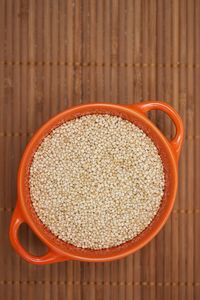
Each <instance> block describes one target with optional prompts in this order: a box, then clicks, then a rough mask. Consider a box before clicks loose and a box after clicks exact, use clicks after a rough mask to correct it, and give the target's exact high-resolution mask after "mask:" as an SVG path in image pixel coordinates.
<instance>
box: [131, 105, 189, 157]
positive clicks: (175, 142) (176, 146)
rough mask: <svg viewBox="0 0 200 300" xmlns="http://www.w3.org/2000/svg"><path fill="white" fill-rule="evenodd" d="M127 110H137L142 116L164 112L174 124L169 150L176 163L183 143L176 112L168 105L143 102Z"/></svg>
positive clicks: (180, 125) (181, 128) (181, 130)
mask: <svg viewBox="0 0 200 300" xmlns="http://www.w3.org/2000/svg"><path fill="white" fill-rule="evenodd" d="M128 107H129V108H134V109H138V110H139V111H140V112H142V113H143V114H145V115H146V114H147V112H149V111H151V110H162V111H164V112H165V113H166V114H167V115H168V116H169V117H170V118H171V119H172V121H173V122H174V124H175V127H176V134H175V137H174V138H173V139H172V140H171V141H170V145H171V148H172V150H173V152H174V155H175V158H176V160H177V161H178V159H179V155H180V151H181V147H182V143H183V132H184V129H183V122H182V120H181V117H180V116H179V114H178V113H177V112H176V110H175V109H174V108H173V107H171V106H170V105H169V104H167V103H165V102H161V101H145V102H141V103H137V104H133V105H129V106H128Z"/></svg>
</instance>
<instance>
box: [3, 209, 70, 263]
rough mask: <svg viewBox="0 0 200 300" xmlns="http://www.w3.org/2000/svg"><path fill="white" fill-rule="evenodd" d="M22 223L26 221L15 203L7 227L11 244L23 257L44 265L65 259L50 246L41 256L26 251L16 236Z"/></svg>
mask: <svg viewBox="0 0 200 300" xmlns="http://www.w3.org/2000/svg"><path fill="white" fill-rule="evenodd" d="M22 223H26V222H25V220H24V219H23V217H22V214H21V212H20V209H19V205H18V204H17V206H16V208H15V210H14V213H13V215H12V219H11V223H10V229H9V236H10V241H11V244H12V246H13V247H14V249H15V250H16V251H17V252H18V253H19V255H20V256H21V257H22V258H23V259H25V260H26V261H27V262H29V263H32V264H36V265H45V264H51V263H55V262H60V261H63V260H67V258H62V257H61V256H60V255H59V254H58V253H56V252H54V251H53V250H52V249H50V248H48V251H47V253H46V254H45V255H43V256H34V255H32V254H30V253H28V252H27V251H26V250H25V249H24V247H23V246H22V245H21V243H20V241H19V237H18V231H19V228H20V226H21V224H22Z"/></svg>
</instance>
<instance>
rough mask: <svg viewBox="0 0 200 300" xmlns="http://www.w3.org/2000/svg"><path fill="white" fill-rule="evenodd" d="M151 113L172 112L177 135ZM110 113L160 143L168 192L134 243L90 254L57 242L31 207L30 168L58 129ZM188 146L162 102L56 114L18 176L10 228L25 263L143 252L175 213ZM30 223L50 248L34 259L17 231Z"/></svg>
mask: <svg viewBox="0 0 200 300" xmlns="http://www.w3.org/2000/svg"><path fill="white" fill-rule="evenodd" d="M150 110H162V111H164V112H166V113H167V114H168V116H169V117H170V118H171V119H172V121H173V122H174V124H175V126H176V135H175V137H174V138H173V139H172V140H171V141H169V140H167V138H166V137H164V136H163V134H162V133H161V132H160V131H159V129H158V128H157V127H156V126H155V125H154V124H153V123H152V122H151V121H150V120H149V119H148V117H147V115H146V113H147V112H148V111H150ZM94 113H95V114H111V115H116V116H120V117H122V118H124V119H126V120H128V121H130V122H133V123H134V124H135V125H137V126H138V127H140V128H141V129H142V130H143V131H144V132H145V133H146V134H147V135H148V136H149V137H150V138H151V139H152V141H153V142H154V143H155V145H156V147H157V148H158V151H159V154H160V156H161V159H162V162H163V166H164V172H165V191H164V196H163V200H162V203H161V206H160V209H159V211H158V213H157V215H156V216H155V218H154V219H153V221H152V222H151V224H150V225H149V226H148V227H147V228H146V229H145V230H144V231H143V232H142V233H141V234H140V235H138V236H137V237H135V238H133V239H132V240H130V241H128V242H126V243H124V244H122V245H120V246H117V247H112V248H109V249H102V250H91V249H82V248H78V247H75V246H73V245H71V244H68V243H66V242H63V241H61V240H59V239H58V238H56V236H54V235H53V234H52V233H51V232H50V231H49V230H48V229H47V228H46V227H45V226H44V225H43V224H42V222H41V221H40V220H39V218H38V217H37V215H36V213H35V211H34V209H33V206H32V204H31V199H30V193H29V184H28V181H29V169H30V164H31V161H32V159H33V155H34V152H35V151H36V149H37V147H38V146H39V144H40V143H41V142H42V140H43V138H44V137H45V136H46V135H47V134H48V133H49V132H50V131H51V130H53V129H54V128H55V127H57V126H59V125H60V124H62V123H63V122H66V121H69V120H71V119H74V118H77V117H80V116H83V115H87V114H94ZM182 142H183V125H182V121H181V118H180V117H179V115H178V114H177V112H176V111H175V110H174V109H173V108H172V107H171V106H169V105H168V104H166V103H164V102H158V101H149V102H142V103H138V104H133V105H116V104H109V103H93V104H86V105H80V106H76V107H72V108H70V109H67V110H65V111H64V112H62V113H60V114H58V115H56V116H55V117H53V118H52V119H50V120H49V121H48V122H47V123H46V124H44V125H43V126H42V127H41V128H40V129H39V130H38V131H37V132H36V134H35V135H34V136H33V137H32V139H31V141H30V142H29V144H28V145H27V147H26V149H25V152H24V154H23V157H22V160H21V163H20V167H19V172H18V183H17V187H18V200H17V204H16V208H15V210H14V213H13V216H12V220H11V224H10V240H11V243H12V246H13V247H14V249H15V250H16V251H17V252H18V253H19V254H20V255H21V257H22V258H24V259H25V260H26V261H28V262H30V263H33V264H38V265H42V264H49V263H54V262H60V261H65V260H80V261H87V262H105V261H111V260H115V259H120V258H122V257H125V256H127V255H129V254H131V253H134V252H135V251H137V250H139V249H140V248H142V247H143V246H144V245H146V244H147V243H148V242H149V241H150V240H151V239H153V237H154V236H155V235H156V234H157V233H158V232H159V230H160V229H161V228H162V226H163V225H164V224H165V222H166V221H167V218H168V217H169V214H170V212H171V210H172V207H173V204H174V201H175V196H176V191H177V183H178V174H177V173H178V172H177V170H178V158H179V154H180V150H181V146H182ZM22 223H27V224H28V225H29V226H30V228H31V229H32V231H33V232H34V233H35V234H36V235H37V236H38V238H39V239H40V240H41V241H42V242H43V243H44V244H45V245H46V246H47V247H48V251H47V253H46V254H45V255H43V256H33V255H31V254H30V253H28V251H27V250H25V249H24V247H23V246H22V245H21V243H20V241H19V239H18V230H19V227H20V225H21V224H22Z"/></svg>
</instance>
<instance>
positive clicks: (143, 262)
mask: <svg viewBox="0 0 200 300" xmlns="http://www.w3.org/2000/svg"><path fill="white" fill-rule="evenodd" d="M0 43H1V44H0V299H2V300H11V299H12V300H17V299H18V300H24V299H25V300H31V299H34V300H35V299H37V300H43V299H45V300H47V299H52V300H56V299H59V300H60V299H67V300H71V299H73V300H79V299H84V300H90V299H95V300H104V299H105V300H108V299H112V300H123V299H127V300H130V299H144V300H146V299H147V300H149V299H151V300H154V299H159V300H160V299H162V300H163V299H164V300H165V299H167V300H171V299H172V300H175V299H180V300H184V299H185V300H186V299H187V300H192V299H196V300H198V299H200V200H199V197H200V99H199V98H200V1H199V0H196V1H195V0H188V1H186V0H171V1H170V0H158V1H156V0H141V1H140V0H135V1H133V0H112V1H110V0H29V1H28V0H0ZM143 99H160V100H164V101H166V102H167V103H170V104H172V105H173V106H174V107H175V108H176V109H177V110H178V111H179V113H180V114H181V116H182V118H183V121H184V126H185V143H184V148H183V151H182V155H181V160H180V172H179V174H180V184H179V192H178V196H177V201H176V204H175V208H174V210H173V213H172V215H171V217H170V219H169V221H168V222H167V224H166V226H165V227H164V229H163V230H162V231H161V232H160V233H159V235H158V236H157V237H156V238H155V239H154V240H153V241H152V242H151V243H150V244H149V245H148V246H146V247H145V248H144V249H142V250H141V251H139V252H137V253H136V254H135V255H131V256H129V257H127V258H126V259H122V260H120V261H117V262H112V263H99V264H95V263H80V262H66V263H60V264H55V265H51V266H44V267H39V266H33V265H30V264H28V263H26V262H24V261H23V260H22V259H20V258H19V256H18V255H16V254H15V252H14V251H13V250H12V249H11V247H10V244H9V240H8V225H9V222H10V216H11V213H12V211H13V208H14V206H15V200H16V172H17V167H18V163H19V160H20V157H21V154H22V151H23V149H24V147H25V145H26V143H27V142H28V140H29V139H30V136H31V135H32V133H33V132H34V131H35V130H36V129H37V128H38V127H39V126H40V125H41V124H42V123H43V122H45V121H46V120H47V119H48V118H49V117H50V116H53V115H55V114H56V113H57V112H60V111H62V110H64V109H65V108H67V107H70V106H72V105H74V104H78V103H86V102H90V101H110V102H115V103H133V102H137V101H142V100H143ZM152 118H153V120H154V121H155V122H156V123H157V124H158V126H159V127H160V128H161V130H162V131H163V132H164V133H165V134H166V135H167V136H171V134H172V133H171V131H172V126H171V123H170V122H169V120H168V119H167V118H166V117H165V116H164V115H163V114H160V113H158V114H153V115H152ZM21 239H22V241H23V242H24V243H25V244H26V247H27V248H29V250H30V251H32V252H33V253H41V250H42V246H41V245H40V244H39V242H38V241H37V239H36V238H35V237H34V236H33V235H32V233H31V232H29V230H28V229H27V228H26V227H25V228H23V230H22V232H21Z"/></svg>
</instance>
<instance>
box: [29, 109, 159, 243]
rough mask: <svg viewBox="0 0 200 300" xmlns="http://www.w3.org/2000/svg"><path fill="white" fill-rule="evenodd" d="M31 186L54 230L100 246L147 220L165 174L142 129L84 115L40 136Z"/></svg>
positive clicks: (117, 119) (37, 204)
mask: <svg viewBox="0 0 200 300" xmlns="http://www.w3.org/2000/svg"><path fill="white" fill-rule="evenodd" d="M29 184H30V194H31V199H32V204H33V207H34V209H35V211H36V213H37V215H38V217H39V218H40V220H41V221H42V222H43V223H44V224H45V225H46V226H47V227H48V228H49V229H50V230H51V232H52V233H53V234H54V235H56V236H57V237H58V238H59V239H61V240H63V241H66V242H69V243H71V244H73V245H75V246H78V247H82V248H92V249H101V248H108V247H112V246H116V245H119V244H122V243H124V242H126V241H128V240H130V239H132V238H133V237H135V236H137V235H138V234H139V233H141V232H142V231H143V230H144V229H145V228H146V227H147V226H148V225H149V224H150V223H151V221H152V220H153V218H154V217H155V215H156V213H157V211H158V209H159V206H160V203H161V200H162V197H163V191H164V172H163V165H162V161H161V158H160V156H159V154H158V151H157V148H156V147H155V145H154V143H153V142H152V141H151V139H150V138H149V137H148V136H147V135H146V134H145V133H144V132H143V131H142V130H140V129H139V128H138V127H136V126H135V125H134V124H132V123H130V122H128V121H126V120H123V119H122V118H120V117H116V116H110V115H106V114H105V115H88V116H83V117H81V118H77V119H75V120H72V121H69V122H66V123H64V124H62V125H61V126H59V127H57V128H56V129H54V130H53V131H52V132H51V133H50V134H49V135H48V136H47V137H45V138H44V140H43V142H42V143H41V145H40V146H39V148H38V149H37V151H36V153H35V155H34V158H33V162H32V165H31V168H30V178H29Z"/></svg>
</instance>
